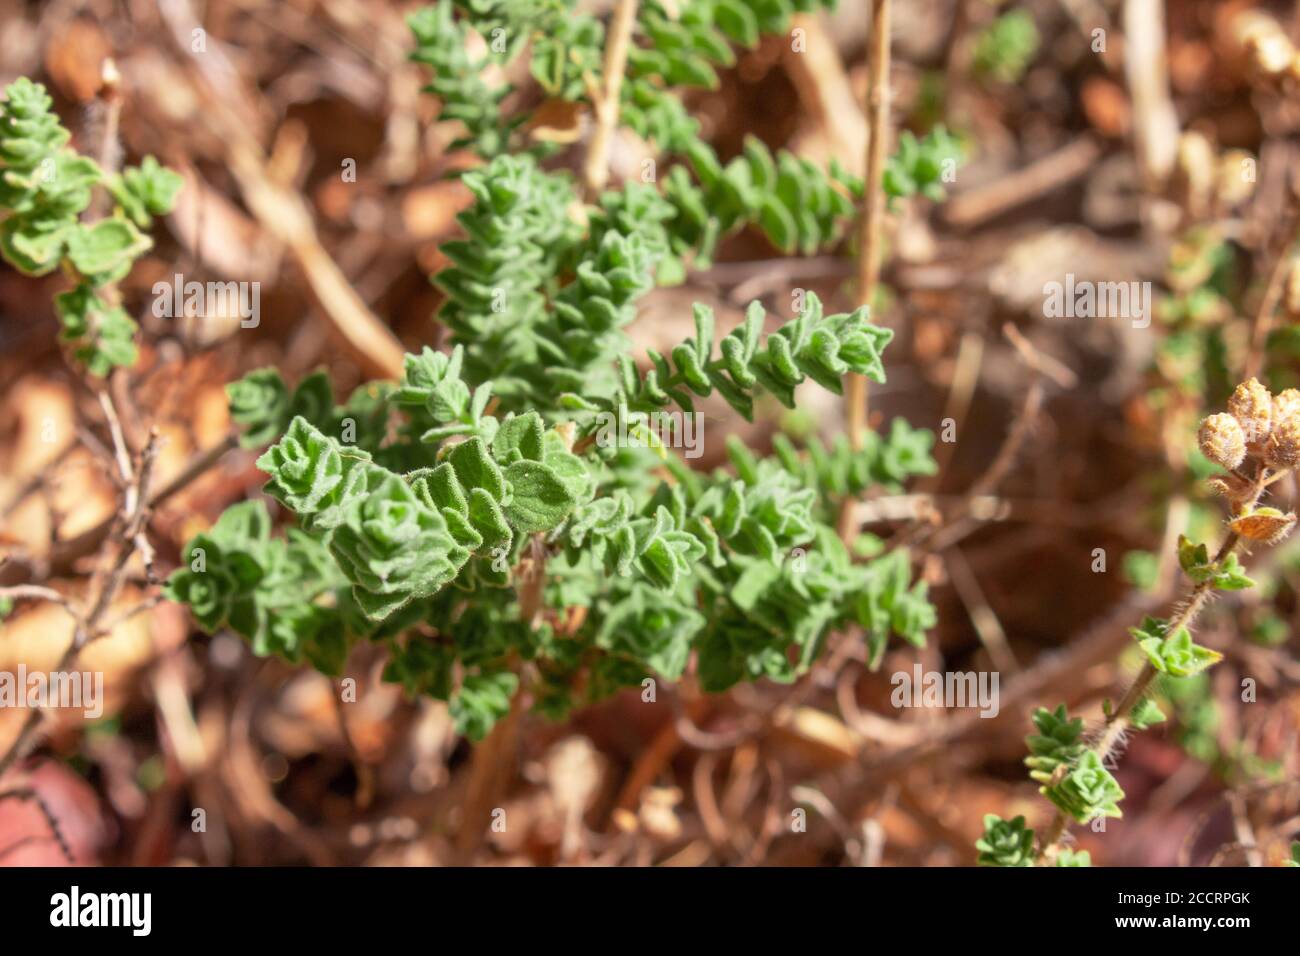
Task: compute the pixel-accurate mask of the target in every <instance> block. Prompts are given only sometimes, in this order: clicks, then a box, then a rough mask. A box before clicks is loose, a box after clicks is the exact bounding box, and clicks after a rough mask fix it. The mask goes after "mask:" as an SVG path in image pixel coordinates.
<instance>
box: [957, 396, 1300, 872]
mask: <svg viewBox="0 0 1300 956" xmlns="http://www.w3.org/2000/svg"><path fill="white" fill-rule="evenodd" d="M1198 444H1199V446H1200V452H1201V454H1203V455H1204V456H1205V457H1206V459H1208V460H1209V461H1210V462H1212V463H1213V464H1214V465H1216V466H1218V467H1219V468H1221V469H1223V471H1222V472H1221V473H1219V474H1217V475H1215V476H1214V477H1212V478H1211V479H1210V480H1209V483H1210V487H1211V488H1212V489H1213V490H1214V491H1215V493H1216V494H1218V495H1221V496H1222V497H1223V498H1225V499H1226V501H1227V503H1228V510H1229V514H1230V517H1229V520H1228V524H1227V532H1226V534H1225V535H1224V537H1223V540H1222V541H1221V542H1220V543H1219V545H1218V547H1217V549H1216V550H1215V551H1214V552H1213V554H1212V553H1211V551H1210V548H1209V546H1208V545H1207V544H1206V543H1203V542H1194V541H1191V540H1189V539H1188V538H1187V537H1186V536H1180V537H1179V539H1178V545H1177V551H1178V553H1177V558H1178V564H1179V567H1180V568H1181V569H1182V572H1183V574H1184V575H1185V576H1186V578H1187V581H1188V584H1189V588H1188V591H1187V594H1186V596H1185V597H1184V599H1183V600H1182V601H1181V602H1179V603H1178V604H1177V605H1176V607H1175V609H1174V611H1173V613H1172V614H1171V615H1170V617H1168V618H1157V617H1151V616H1147V617H1144V618H1143V620H1142V622H1141V623H1140V624H1138V625H1137V626H1135V627H1131V628H1130V629H1129V632H1130V634H1132V636H1133V640H1134V641H1135V642H1136V644H1137V647H1138V648H1139V650H1140V652H1141V657H1142V660H1143V662H1142V664H1141V669H1140V670H1139V672H1138V674H1137V676H1136V677H1135V678H1134V679H1133V681H1132V683H1131V684H1130V685H1129V687H1128V690H1127V691H1126V692H1125V693H1124V696H1123V697H1122V698H1121V699H1120V700H1119V702H1118V703H1112V702H1111V701H1109V700H1107V701H1105V702H1104V703H1103V715H1104V719H1103V721H1102V724H1101V726H1100V728H1099V729H1098V730H1096V731H1095V732H1089V731H1086V730H1085V727H1084V722H1083V720H1082V719H1081V718H1078V717H1073V718H1072V717H1071V716H1070V715H1069V714H1068V713H1067V711H1066V708H1065V705H1064V704H1061V705H1060V706H1058V707H1057V708H1056V709H1055V710H1048V709H1047V708H1045V707H1040V708H1038V709H1037V710H1036V711H1035V712H1034V714H1033V723H1034V727H1035V728H1036V730H1037V733H1035V734H1031V735H1030V736H1029V737H1027V738H1026V741H1025V742H1026V745H1027V746H1028V749H1029V756H1028V757H1027V758H1026V759H1025V764H1026V766H1028V767H1029V776H1030V777H1031V778H1032V779H1033V780H1035V781H1036V782H1038V783H1039V784H1041V787H1040V788H1039V793H1041V794H1042V795H1043V796H1044V797H1046V798H1047V800H1049V801H1050V802H1051V803H1052V804H1053V805H1054V807H1055V808H1056V812H1055V815H1054V816H1053V817H1052V820H1051V823H1050V824H1049V825H1048V826H1047V827H1046V829H1045V830H1043V831H1042V832H1041V833H1036V832H1035V831H1034V830H1032V829H1029V828H1027V827H1026V821H1025V818H1024V817H1023V816H1018V817H1016V818H1014V819H1012V820H1005V819H1003V818H1001V817H999V816H997V815H996V814H989V815H988V816H986V817H985V818H984V836H983V837H982V838H981V839H980V840H979V841H978V842H977V843H976V848H977V849H978V850H979V863H980V864H981V865H985V866H1033V865H1055V866H1086V865H1088V864H1089V858H1088V854H1087V853H1086V852H1074V851H1073V850H1071V849H1070V848H1069V847H1066V846H1064V845H1063V844H1062V841H1063V840H1064V839H1065V838H1066V836H1067V834H1068V832H1069V829H1070V826H1071V825H1073V824H1088V823H1091V822H1092V821H1094V820H1097V819H1101V818H1105V817H1122V816H1123V811H1122V810H1121V809H1120V806H1119V804H1120V801H1122V800H1123V799H1124V790H1123V788H1122V787H1121V786H1120V784H1119V782H1118V781H1117V780H1116V779H1115V776H1114V774H1113V773H1112V772H1111V768H1112V766H1113V761H1114V760H1115V759H1116V758H1117V756H1118V753H1119V751H1120V750H1121V748H1122V745H1123V743H1124V741H1125V739H1126V737H1127V735H1128V734H1129V733H1130V732H1135V731H1141V730H1145V729H1147V728H1148V727H1151V726H1152V725H1154V724H1158V723H1160V722H1162V721H1164V720H1165V719H1166V715H1165V714H1164V713H1163V712H1162V710H1161V709H1160V707H1159V705H1158V704H1157V703H1156V702H1155V701H1154V700H1153V699H1152V696H1151V695H1152V691H1153V690H1154V688H1155V685H1156V683H1157V681H1173V682H1180V681H1186V680H1189V679H1194V678H1196V677H1198V675H1201V674H1202V673H1204V672H1205V671H1207V670H1208V669H1209V668H1211V667H1213V666H1214V665H1215V664H1216V663H1218V662H1219V661H1220V660H1222V658H1223V655H1222V654H1221V653H1219V652H1218V651H1215V650H1212V649H1211V648H1208V647H1204V646H1202V645H1200V644H1198V643H1196V641H1195V639H1194V638H1193V634H1192V631H1193V627H1194V625H1195V623H1196V620H1197V618H1198V617H1199V616H1200V613H1201V611H1202V610H1203V609H1204V608H1205V606H1206V604H1207V603H1208V602H1209V601H1210V599H1211V598H1212V597H1213V596H1214V595H1215V594H1218V593H1222V592H1231V591H1240V590H1243V589H1246V588H1250V587H1253V586H1254V581H1252V580H1251V579H1250V578H1249V577H1247V576H1246V573H1245V570H1244V568H1243V566H1242V564H1241V559H1240V557H1239V556H1238V551H1239V550H1243V549H1246V548H1250V547H1254V546H1267V545H1275V544H1278V543H1279V542H1280V541H1282V540H1283V539H1284V538H1286V537H1287V536H1288V535H1289V534H1290V533H1291V530H1292V529H1293V528H1294V526H1295V523H1296V516H1295V514H1294V513H1292V512H1283V511H1281V510H1279V509H1277V508H1273V507H1269V506H1262V505H1260V503H1259V502H1260V499H1261V497H1262V496H1263V495H1264V494H1265V493H1266V492H1267V490H1268V488H1269V487H1270V486H1271V485H1273V484H1275V483H1276V482H1278V481H1280V480H1281V479H1283V478H1285V477H1286V476H1288V475H1290V474H1292V473H1293V471H1294V469H1295V468H1296V466H1297V464H1300V391H1297V390H1296V389H1293V388H1292V389H1286V390H1285V391H1283V392H1281V393H1279V394H1277V395H1272V394H1270V393H1269V391H1268V389H1267V388H1265V387H1264V386H1263V385H1262V384H1260V382H1259V381H1257V380H1256V379H1253V378H1252V379H1250V380H1249V381H1248V382H1245V383H1243V384H1241V385H1238V386H1237V388H1236V390H1235V391H1234V392H1233V393H1232V397H1231V398H1230V399H1229V400H1228V410H1227V412H1220V413H1216V414H1213V415H1210V416H1209V417H1207V418H1205V419H1204V420H1203V421H1202V422H1201V427H1200V431H1199V435H1198Z"/></svg>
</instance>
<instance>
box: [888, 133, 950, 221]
mask: <svg viewBox="0 0 1300 956" xmlns="http://www.w3.org/2000/svg"><path fill="white" fill-rule="evenodd" d="M963 153H964V150H963V148H962V144H961V141H960V140H958V139H957V137H955V136H953V135H952V134H951V133H949V132H948V131H947V130H946V129H944V128H943V127H942V126H936V127H935V128H934V129H932V130H931V131H930V132H929V133H927V134H926V135H925V137H924V138H922V139H917V138H916V136H915V135H913V134H912V133H911V132H910V131H908V130H904V131H903V133H902V134H901V135H900V136H899V137H898V149H897V150H896V151H895V152H894V155H893V156H891V157H890V158H889V161H888V162H887V163H886V164H885V172H884V181H883V185H884V189H885V195H886V196H888V197H889V198H890V201H891V202H892V201H893V200H895V199H907V198H910V197H912V196H916V195H918V194H919V195H921V196H924V197H926V198H927V199H933V200H935V201H936V202H937V201H941V200H942V199H943V198H944V197H945V196H946V195H947V192H946V190H945V189H944V183H945V182H947V181H949V180H948V178H947V177H948V175H949V174H952V173H955V172H956V168H957V166H958V165H959V164H960V163H961V159H962V156H963Z"/></svg>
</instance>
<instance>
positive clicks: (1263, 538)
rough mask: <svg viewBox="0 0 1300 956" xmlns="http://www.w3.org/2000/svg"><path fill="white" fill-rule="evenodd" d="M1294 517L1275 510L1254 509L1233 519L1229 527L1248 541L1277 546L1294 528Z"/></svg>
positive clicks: (1289, 513) (1291, 514) (1288, 513)
mask: <svg viewBox="0 0 1300 956" xmlns="http://www.w3.org/2000/svg"><path fill="white" fill-rule="evenodd" d="M1295 520H1296V519H1295V515H1294V514H1293V513H1291V512H1287V513H1286V514H1283V513H1282V512H1281V511H1278V510H1277V509H1276V508H1256V509H1255V510H1254V511H1252V512H1250V513H1249V514H1244V515H1242V516H1241V517H1240V518H1234V519H1233V520H1232V521H1231V522H1230V523H1229V525H1228V526H1229V527H1230V528H1232V530H1233V531H1234V532H1236V533H1237V534H1239V535H1241V536H1242V537H1243V538H1245V539H1246V540H1248V541H1259V542H1261V543H1263V544H1277V543H1278V542H1279V541H1281V540H1282V539H1283V538H1285V537H1286V536H1287V535H1288V534H1290V533H1291V529H1292V528H1294V527H1295Z"/></svg>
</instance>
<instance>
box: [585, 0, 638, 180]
mask: <svg viewBox="0 0 1300 956" xmlns="http://www.w3.org/2000/svg"><path fill="white" fill-rule="evenodd" d="M636 7H637V0H618V5H617V6H616V7H615V8H614V17H613V19H612V20H610V24H609V34H608V37H607V42H606V45H605V66H604V74H605V76H604V79H605V89H604V91H603V92H602V93H601V96H600V98H599V99H598V100H597V101H596V102H595V104H594V107H595V111H596V129H595V131H594V132H593V133H592V135H591V145H590V146H589V147H588V149H587V159H586V162H585V164H584V165H583V170H582V172H583V181H584V182H585V183H586V187H587V199H588V200H589V201H593V202H594V201H595V200H596V199H597V198H598V197H599V196H600V193H601V191H602V190H603V189H604V188H605V184H606V183H607V182H608V181H609V149H610V146H611V145H612V144H613V141H614V130H615V128H616V127H617V126H618V110H619V97H620V96H621V95H622V93H623V74H624V73H625V72H626V71H627V51H628V47H630V46H631V44H632V27H633V26H634V25H635V23H636Z"/></svg>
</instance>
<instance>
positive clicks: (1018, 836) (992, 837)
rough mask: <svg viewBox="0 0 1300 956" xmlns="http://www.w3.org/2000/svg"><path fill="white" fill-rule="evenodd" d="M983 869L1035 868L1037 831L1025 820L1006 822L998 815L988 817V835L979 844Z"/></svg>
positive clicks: (978, 841) (1016, 819)
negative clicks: (1005, 867) (985, 867)
mask: <svg viewBox="0 0 1300 956" xmlns="http://www.w3.org/2000/svg"><path fill="white" fill-rule="evenodd" d="M975 849H977V850H979V851H980V855H979V861H978V862H979V865H980V866H1033V865H1034V831H1033V830H1031V829H1030V828H1029V827H1027V826H1025V818H1024V817H1015V818H1013V819H1011V820H1003V819H1002V818H1001V817H999V816H998V815H997V814H996V813H988V814H985V816H984V835H983V836H982V837H980V838H979V839H978V840H976V841H975Z"/></svg>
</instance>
